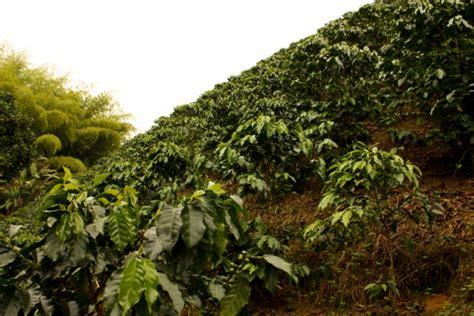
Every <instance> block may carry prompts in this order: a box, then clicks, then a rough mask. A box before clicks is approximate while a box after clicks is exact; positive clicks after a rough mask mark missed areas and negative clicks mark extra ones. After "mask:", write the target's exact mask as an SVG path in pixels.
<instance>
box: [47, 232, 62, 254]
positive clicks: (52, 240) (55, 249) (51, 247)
mask: <svg viewBox="0 0 474 316" xmlns="http://www.w3.org/2000/svg"><path fill="white" fill-rule="evenodd" d="M64 251H65V246H64V243H62V242H61V241H60V240H59V238H58V236H57V235H56V234H55V233H50V234H49V235H48V237H46V243H45V244H44V253H45V255H46V256H47V257H48V258H50V259H51V260H52V261H56V260H58V258H59V257H60V256H63V255H64Z"/></svg>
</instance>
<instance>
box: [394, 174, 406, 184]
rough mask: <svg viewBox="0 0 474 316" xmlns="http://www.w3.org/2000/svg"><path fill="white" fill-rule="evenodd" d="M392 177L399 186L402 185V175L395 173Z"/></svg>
mask: <svg viewBox="0 0 474 316" xmlns="http://www.w3.org/2000/svg"><path fill="white" fill-rule="evenodd" d="M394 177H395V180H397V182H398V183H399V184H402V183H403V180H404V176H403V173H397V174H395V175H394Z"/></svg>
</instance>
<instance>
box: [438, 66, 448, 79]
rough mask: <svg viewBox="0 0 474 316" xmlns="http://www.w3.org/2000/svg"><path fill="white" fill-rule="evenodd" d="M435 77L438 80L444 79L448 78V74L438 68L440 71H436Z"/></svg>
mask: <svg viewBox="0 0 474 316" xmlns="http://www.w3.org/2000/svg"><path fill="white" fill-rule="evenodd" d="M435 75H436V77H437V78H438V79H443V78H444V76H446V72H444V70H443V69H439V68H438V69H436V70H435Z"/></svg>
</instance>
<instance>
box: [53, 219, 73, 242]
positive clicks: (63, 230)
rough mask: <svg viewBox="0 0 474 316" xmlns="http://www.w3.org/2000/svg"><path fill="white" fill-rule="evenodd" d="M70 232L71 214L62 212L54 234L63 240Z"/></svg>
mask: <svg viewBox="0 0 474 316" xmlns="http://www.w3.org/2000/svg"><path fill="white" fill-rule="evenodd" d="M71 234H72V225H71V216H70V215H69V214H63V215H62V216H61V222H59V224H58V226H57V228H56V235H57V236H58V238H59V240H60V241H61V242H65V241H66V240H67V239H68V238H69V236H71Z"/></svg>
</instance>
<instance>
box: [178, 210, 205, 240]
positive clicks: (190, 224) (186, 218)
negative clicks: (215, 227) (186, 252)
mask: <svg viewBox="0 0 474 316" xmlns="http://www.w3.org/2000/svg"><path fill="white" fill-rule="evenodd" d="M182 221H183V226H182V238H183V241H184V243H185V245H186V247H187V248H192V247H194V246H195V245H197V243H199V241H200V240H201V239H202V237H203V236H204V233H205V232H206V226H205V225H204V215H203V213H202V212H201V211H199V210H196V209H195V208H194V207H193V205H191V204H188V205H186V207H185V208H184V209H183V212H182Z"/></svg>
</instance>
